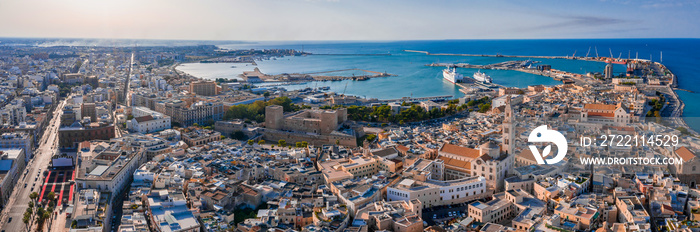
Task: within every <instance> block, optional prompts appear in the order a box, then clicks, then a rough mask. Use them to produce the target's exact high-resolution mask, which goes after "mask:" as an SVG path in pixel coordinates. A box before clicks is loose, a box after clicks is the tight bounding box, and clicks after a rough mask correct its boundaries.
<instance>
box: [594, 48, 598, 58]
mask: <svg viewBox="0 0 700 232" xmlns="http://www.w3.org/2000/svg"><path fill="white" fill-rule="evenodd" d="M595 58H598V46H596V47H595Z"/></svg>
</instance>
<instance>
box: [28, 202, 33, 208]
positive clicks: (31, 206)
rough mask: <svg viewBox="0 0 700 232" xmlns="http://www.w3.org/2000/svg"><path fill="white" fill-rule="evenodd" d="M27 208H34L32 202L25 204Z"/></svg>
mask: <svg viewBox="0 0 700 232" xmlns="http://www.w3.org/2000/svg"><path fill="white" fill-rule="evenodd" d="M27 206H29V209H31V208H34V202H33V201H30V202H29V203H27Z"/></svg>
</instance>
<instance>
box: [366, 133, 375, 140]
mask: <svg viewBox="0 0 700 232" xmlns="http://www.w3.org/2000/svg"><path fill="white" fill-rule="evenodd" d="M376 138H377V135H375V134H368V135H367V141H369V142H372V141H374V139H376Z"/></svg>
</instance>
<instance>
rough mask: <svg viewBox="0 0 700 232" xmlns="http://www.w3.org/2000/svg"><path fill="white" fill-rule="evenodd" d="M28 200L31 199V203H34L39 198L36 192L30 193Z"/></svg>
mask: <svg viewBox="0 0 700 232" xmlns="http://www.w3.org/2000/svg"><path fill="white" fill-rule="evenodd" d="M29 198H31V199H32V200H33V201H36V199H37V198H39V194H38V193H37V192H32V193H31V194H29Z"/></svg>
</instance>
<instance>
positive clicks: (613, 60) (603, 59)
mask: <svg viewBox="0 0 700 232" xmlns="http://www.w3.org/2000/svg"><path fill="white" fill-rule="evenodd" d="M403 51H404V52H414V53H423V54H426V55H429V56H472V57H507V58H528V59H533V58H534V59H566V60H585V61H597V62H610V63H615V64H627V63H628V62H630V61H635V60H637V61H640V60H642V59H624V58H619V57H618V58H615V57H603V56H600V57H588V56H585V57H583V56H530V55H503V54H496V55H492V54H463V53H430V52H428V51H419V50H403Z"/></svg>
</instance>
